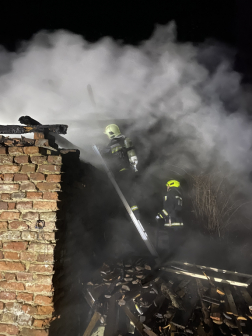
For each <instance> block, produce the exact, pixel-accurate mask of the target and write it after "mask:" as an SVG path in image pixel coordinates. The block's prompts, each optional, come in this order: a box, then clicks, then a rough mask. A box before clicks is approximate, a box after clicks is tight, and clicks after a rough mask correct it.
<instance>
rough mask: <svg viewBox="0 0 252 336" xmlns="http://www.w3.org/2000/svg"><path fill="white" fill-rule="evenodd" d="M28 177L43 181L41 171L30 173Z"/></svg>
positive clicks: (43, 177)
mask: <svg viewBox="0 0 252 336" xmlns="http://www.w3.org/2000/svg"><path fill="white" fill-rule="evenodd" d="M30 179H31V180H34V181H44V180H45V175H44V174H42V173H34V174H31V175H30Z"/></svg>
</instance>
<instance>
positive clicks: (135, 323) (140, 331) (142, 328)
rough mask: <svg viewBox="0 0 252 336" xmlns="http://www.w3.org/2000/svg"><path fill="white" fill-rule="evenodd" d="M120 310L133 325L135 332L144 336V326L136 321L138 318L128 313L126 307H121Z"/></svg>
mask: <svg viewBox="0 0 252 336" xmlns="http://www.w3.org/2000/svg"><path fill="white" fill-rule="evenodd" d="M121 310H123V311H124V313H125V314H126V315H127V316H128V318H129V319H130V321H131V322H132V323H133V324H134V326H135V327H136V329H137V331H138V332H139V334H140V335H141V336H144V325H143V324H142V323H141V322H140V321H139V320H138V318H137V317H136V316H135V315H134V314H133V313H132V312H131V311H130V309H129V308H128V307H127V306H121Z"/></svg>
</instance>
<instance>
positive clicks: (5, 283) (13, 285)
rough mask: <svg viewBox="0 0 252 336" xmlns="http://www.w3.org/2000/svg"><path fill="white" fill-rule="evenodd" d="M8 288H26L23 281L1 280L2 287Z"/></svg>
mask: <svg viewBox="0 0 252 336" xmlns="http://www.w3.org/2000/svg"><path fill="white" fill-rule="evenodd" d="M1 288H3V289H7V290H13V291H16V290H20V291H22V290H24V289H25V287H24V284H23V283H22V282H9V281H0V289H1Z"/></svg>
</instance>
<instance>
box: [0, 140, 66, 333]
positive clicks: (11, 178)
mask: <svg viewBox="0 0 252 336" xmlns="http://www.w3.org/2000/svg"><path fill="white" fill-rule="evenodd" d="M10 145H11V146H8V142H6V143H5V144H4V145H2V147H0V336H2V335H23V336H45V335H48V330H47V329H48V327H49V324H50V320H51V317H52V313H53V311H54V307H53V285H52V277H53V273H54V271H53V264H54V247H55V230H56V226H55V222H56V211H57V200H58V192H59V191H60V188H61V186H60V181H61V155H55V154H54V153H55V152H51V151H50V150H47V149H45V148H40V147H37V146H20V143H19V146H15V145H14V146H13V142H11V141H10ZM56 153H57V152H56ZM37 220H43V221H44V223H45V227H44V228H43V229H38V228H36V224H37Z"/></svg>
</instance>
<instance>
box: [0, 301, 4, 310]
mask: <svg viewBox="0 0 252 336" xmlns="http://www.w3.org/2000/svg"><path fill="white" fill-rule="evenodd" d="M3 309H4V303H3V302H0V310H3Z"/></svg>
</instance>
